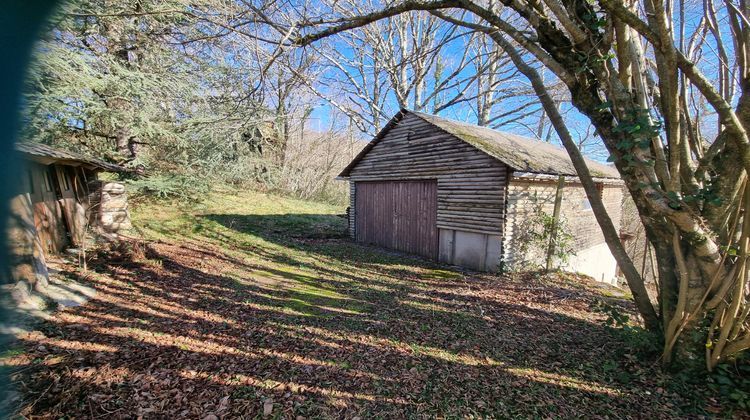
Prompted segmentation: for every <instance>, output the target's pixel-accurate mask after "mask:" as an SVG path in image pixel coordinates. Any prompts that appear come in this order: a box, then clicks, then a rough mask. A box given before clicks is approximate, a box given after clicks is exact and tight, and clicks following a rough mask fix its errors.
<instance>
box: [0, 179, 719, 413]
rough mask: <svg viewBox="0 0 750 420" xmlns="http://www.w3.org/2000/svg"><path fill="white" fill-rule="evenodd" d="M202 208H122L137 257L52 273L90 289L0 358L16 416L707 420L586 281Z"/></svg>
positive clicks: (256, 206) (274, 215) (315, 213)
mask: <svg viewBox="0 0 750 420" xmlns="http://www.w3.org/2000/svg"><path fill="white" fill-rule="evenodd" d="M214 198H215V200H214V201H212V202H211V204H204V205H202V206H193V207H189V208H178V207H177V206H166V205H161V206H159V205H154V204H151V205H142V206H140V207H139V208H138V209H137V210H136V211H135V213H134V219H135V223H136V225H137V226H140V228H141V229H142V230H143V235H144V236H145V237H146V238H147V239H148V241H147V245H146V246H145V247H140V246H139V247H135V250H134V251H133V252H131V254H132V256H131V257H129V258H123V257H122V256H119V257H118V256H110V259H109V260H108V259H106V258H105V257H103V256H102V257H99V258H98V259H97V260H95V261H94V262H93V263H92V267H93V268H94V271H90V272H88V273H86V274H81V273H80V272H71V273H68V274H69V275H71V276H80V277H82V279H83V280H84V281H86V282H88V284H90V285H92V286H93V287H95V288H96V289H97V290H98V294H97V296H96V297H95V298H94V299H93V300H91V301H90V302H88V303H87V304H85V305H83V306H79V307H75V308H67V309H65V310H63V311H61V312H58V313H56V314H55V315H54V317H53V318H52V319H51V320H50V321H49V322H46V323H44V324H43V325H41V326H40V327H39V329H38V331H35V332H33V333H31V334H27V335H25V336H24V337H23V338H22V341H21V343H20V344H19V347H18V348H17V349H16V350H14V351H13V352H11V353H9V354H7V355H6V356H7V357H6V358H5V363H6V365H8V366H10V369H11V370H12V371H13V372H14V374H13V380H14V383H15V384H16V385H17V387H18V390H19V395H20V405H21V408H20V410H21V411H20V413H21V414H22V415H24V416H26V417H44V418H82V417H86V418H97V417H107V418H134V417H143V418H177V417H180V418H204V419H215V418H238V417H244V418H257V417H264V416H266V417H269V418H320V417H324V418H363V419H364V418H416V417H443V418H455V417H496V418H507V417H519V416H522V417H533V418H558V417H562V418H570V417H586V418H672V417H680V416H697V415H699V414H700V413H701V412H703V410H704V409H706V408H708V409H710V400H709V399H707V398H696V397H695V392H694V390H686V389H684V388H679V387H674V386H668V385H669V384H670V383H672V382H673V381H670V378H669V377H667V376H664V375H663V374H661V373H660V372H659V370H658V369H657V368H656V366H653V367H649V365H645V367H644V364H643V363H642V362H640V361H638V360H636V359H635V357H634V356H633V355H632V354H631V353H632V351H631V350H630V347H629V343H630V340H627V336H626V335H624V334H622V333H618V332H616V331H613V330H610V329H607V328H606V327H604V326H603V323H602V321H603V319H604V317H603V315H601V314H598V313H596V312H593V311H592V310H591V304H592V302H593V301H595V300H596V299H598V298H600V297H601V293H602V288H601V287H598V286H596V285H595V284H594V283H587V282H586V281H584V280H579V279H576V278H574V277H571V276H560V277H557V278H546V279H540V278H538V277H535V276H531V275H527V276H519V277H513V278H510V277H501V276H492V275H476V274H464V273H461V272H459V271H455V270H452V269H449V268H445V267H440V266H438V265H435V264H432V263H428V262H425V261H423V260H419V259H414V258H410V257H407V256H401V255H397V254H394V253H389V252H387V251H383V250H378V249H376V248H372V247H366V246H361V245H357V244H355V243H352V242H351V241H350V240H348V239H347V238H346V237H345V236H344V229H345V222H344V220H343V219H342V218H340V217H338V216H336V215H335V213H339V212H341V209H337V208H332V207H329V206H324V205H317V204H310V203H305V202H300V201H293V200H288V199H282V198H278V197H273V196H266V195H262V194H257V193H243V194H241V195H237V196H220V195H216V196H215V197H214ZM141 248H144V249H145V252H143V253H142V252H140V251H141V250H142V249H141ZM604 292H605V294H607V293H606V289H604ZM608 299H609V300H610V301H612V299H613V298H611V297H609V298H608Z"/></svg>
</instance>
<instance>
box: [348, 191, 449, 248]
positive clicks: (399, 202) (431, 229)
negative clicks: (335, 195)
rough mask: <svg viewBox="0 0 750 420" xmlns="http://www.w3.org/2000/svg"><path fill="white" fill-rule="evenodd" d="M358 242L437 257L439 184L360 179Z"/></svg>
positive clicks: (356, 205)
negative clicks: (361, 180) (362, 180)
mask: <svg viewBox="0 0 750 420" xmlns="http://www.w3.org/2000/svg"><path fill="white" fill-rule="evenodd" d="M356 189H357V199H356V204H355V206H354V207H355V209H356V212H357V214H358V215H359V217H358V218H357V221H356V233H357V241H359V242H364V243H369V244H375V245H378V246H382V247H385V248H390V249H395V250H399V251H404V252H407V253H410V254H416V255H422V256H424V257H427V258H432V259H436V258H437V254H438V230H437V224H436V219H437V206H436V204H437V183H436V182H435V181H434V180H433V181H384V182H358V183H357V184H356Z"/></svg>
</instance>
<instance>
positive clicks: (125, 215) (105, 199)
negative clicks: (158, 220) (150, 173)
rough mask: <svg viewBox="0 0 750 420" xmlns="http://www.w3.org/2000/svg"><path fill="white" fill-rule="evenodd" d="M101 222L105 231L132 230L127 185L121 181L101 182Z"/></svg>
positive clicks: (116, 232)
mask: <svg viewBox="0 0 750 420" xmlns="http://www.w3.org/2000/svg"><path fill="white" fill-rule="evenodd" d="M98 210H99V211H98V213H99V224H100V227H101V229H102V231H103V232H105V233H110V234H120V233H124V231H127V230H130V229H131V228H132V227H133V226H132V225H131V223H130V212H129V211H128V195H127V193H126V191H125V185H124V184H122V183H120V182H107V181H102V183H101V194H100V195H99V209H98Z"/></svg>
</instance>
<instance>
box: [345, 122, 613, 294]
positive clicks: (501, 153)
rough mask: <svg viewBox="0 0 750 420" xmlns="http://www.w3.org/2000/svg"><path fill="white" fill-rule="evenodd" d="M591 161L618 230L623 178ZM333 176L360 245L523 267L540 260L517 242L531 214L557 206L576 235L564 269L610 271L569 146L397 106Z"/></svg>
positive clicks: (471, 263)
mask: <svg viewBox="0 0 750 420" xmlns="http://www.w3.org/2000/svg"><path fill="white" fill-rule="evenodd" d="M587 163H588V166H589V168H590V170H591V173H592V175H593V176H594V177H595V181H596V182H597V185H598V187H599V192H600V194H601V195H602V198H603V199H604V202H605V204H606V205H607V207H608V210H609V212H610V216H611V217H612V218H613V222H614V223H615V226H616V227H618V228H619V223H620V214H621V205H620V203H621V201H622V182H621V181H620V179H619V175H618V173H617V171H616V170H615V169H614V168H611V167H609V166H606V165H603V164H600V163H597V162H594V161H591V160H589V161H588V162H587ZM339 178H340V179H347V180H349V182H350V193H351V194H350V197H351V205H350V210H349V228H350V229H349V230H350V233H351V235H352V237H353V238H355V239H356V240H357V241H359V242H363V243H368V244H375V245H378V246H382V247H385V248H390V249H394V250H399V251H403V252H407V253H412V254H418V255H421V256H424V257H427V258H430V259H433V260H438V261H441V262H445V263H448V264H455V265H459V266H464V267H468V268H472V269H476V270H482V271H496V270H499V269H510V270H514V269H523V268H527V267H528V266H533V265H536V266H539V265H544V261H545V258H546V255H544V254H541V255H540V254H534V253H533V252H532V250H529V249H527V248H528V247H524V246H523V245H524V244H523V243H521V242H522V241H525V240H526V239H525V238H526V236H525V235H523V233H524V232H525V231H526V230H527V229H529V228H530V226H529V225H528V221H529V220H530V219H531V218H532V216H533V215H534V214H538V212H540V211H542V212H544V213H546V214H549V215H552V214H555V213H557V214H558V215H559V216H558V217H559V218H562V219H564V220H565V221H566V224H567V226H568V228H569V231H570V232H572V233H573V239H572V247H573V248H574V250H575V255H574V256H572V257H571V258H570V260H569V261H568V263H567V267H566V268H567V269H570V270H573V271H578V272H582V273H585V274H588V275H591V276H592V277H594V278H596V279H598V280H603V281H612V280H613V279H614V277H615V271H616V263H615V260H614V258H613V257H612V255H611V254H610V252H609V249H608V247H607V245H606V243H605V242H604V237H603V235H602V233H601V230H600V229H599V226H598V224H597V222H596V219H595V218H594V215H593V212H592V210H591V207H590V205H589V203H588V199H587V197H586V194H585V192H584V190H583V187H582V186H581V184H580V182H579V180H578V178H577V177H576V173H575V170H574V168H573V165H572V163H571V161H570V159H569V157H568V155H567V152H566V151H565V150H563V149H561V148H559V147H556V146H554V145H551V144H549V143H545V142H541V141H537V140H533V139H528V138H523V137H520V136H516V135H513V134H508V133H501V132H498V131H495V130H492V129H489V128H485V127H479V126H475V125H472V124H467V123H464V122H459V121H454V120H449V119H445V118H441V117H437V116H434V115H428V114H424V113H420V112H414V111H409V110H401V111H400V112H399V113H398V114H397V115H396V116H395V117H393V119H392V120H391V121H390V122H389V123H388V124H387V125H386V126H385V128H383V130H382V131H380V133H378V134H377V136H376V137H375V138H374V139H373V140H372V141H371V142H370V143H368V145H367V146H366V147H365V148H364V149H363V150H362V152H361V153H360V154H359V155H358V156H357V157H356V158H355V159H354V160H353V161H352V162H351V163H350V164H349V165H348V166H347V167H346V168H345V169H344V170H343V171H342V173H341V174H340V175H339ZM556 196H559V197H558V198H557V199H556ZM556 203H557V204H556ZM555 208H557V212H556V211H555Z"/></svg>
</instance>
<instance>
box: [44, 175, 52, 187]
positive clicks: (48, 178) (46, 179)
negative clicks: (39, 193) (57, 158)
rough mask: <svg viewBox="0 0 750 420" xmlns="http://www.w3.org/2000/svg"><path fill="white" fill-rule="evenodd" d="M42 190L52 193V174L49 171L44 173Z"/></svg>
mask: <svg viewBox="0 0 750 420" xmlns="http://www.w3.org/2000/svg"><path fill="white" fill-rule="evenodd" d="M44 188H45V190H47V191H52V174H50V172H49V171H46V172H45V173H44Z"/></svg>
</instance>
